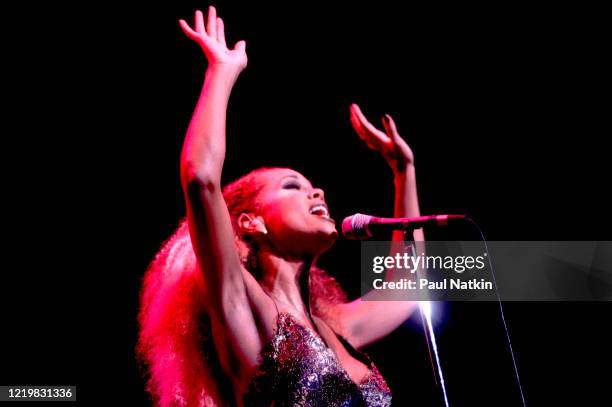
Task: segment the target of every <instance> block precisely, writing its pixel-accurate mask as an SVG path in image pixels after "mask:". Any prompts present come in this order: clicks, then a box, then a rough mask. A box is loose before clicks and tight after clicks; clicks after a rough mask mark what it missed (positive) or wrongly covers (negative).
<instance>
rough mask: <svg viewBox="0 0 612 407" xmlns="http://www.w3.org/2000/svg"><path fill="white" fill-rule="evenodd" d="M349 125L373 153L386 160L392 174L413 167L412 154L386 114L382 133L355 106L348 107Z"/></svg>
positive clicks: (383, 119)
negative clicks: (377, 153)
mask: <svg viewBox="0 0 612 407" xmlns="http://www.w3.org/2000/svg"><path fill="white" fill-rule="evenodd" d="M350 112H351V124H352V125H353V128H354V129H355V131H356V132H357V134H358V135H359V137H360V138H361V139H362V140H363V141H364V142H365V143H366V144H367V146H368V147H370V148H371V149H372V150H374V151H378V152H379V153H380V154H381V155H382V156H383V157H384V158H385V160H387V163H388V164H389V166H390V167H391V169H392V170H393V172H394V173H397V172H402V171H404V170H406V168H407V167H408V166H412V165H414V154H413V153H412V150H411V149H410V147H409V146H408V144H406V142H405V141H404V140H403V139H402V138H401V136H400V135H399V133H398V132H397V128H396V127H395V122H394V121H393V119H392V118H391V116H389V115H388V114H386V115H385V116H383V118H382V123H383V128H384V130H385V131H384V132H383V131H381V130H378V129H377V128H376V127H374V126H373V125H372V123H370V122H369V121H368V119H366V118H365V116H364V115H363V113H362V112H361V109H360V108H359V106H357V105H356V104H354V103H353V104H352V105H351V107H350Z"/></svg>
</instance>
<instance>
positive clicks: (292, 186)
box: [283, 181, 301, 189]
mask: <svg viewBox="0 0 612 407" xmlns="http://www.w3.org/2000/svg"><path fill="white" fill-rule="evenodd" d="M300 188H301V187H300V184H299V183H298V182H297V181H289V182H286V183H284V184H283V189H300Z"/></svg>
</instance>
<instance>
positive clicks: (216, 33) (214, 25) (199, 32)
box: [179, 6, 247, 74]
mask: <svg viewBox="0 0 612 407" xmlns="http://www.w3.org/2000/svg"><path fill="white" fill-rule="evenodd" d="M179 24H180V26H181V28H182V29H183V32H184V33H185V35H186V36H187V37H189V38H190V39H192V40H193V41H195V42H196V43H197V44H198V45H199V46H200V47H201V48H202V50H203V51H204V54H205V55H206V59H207V60H208V64H209V67H213V68H215V67H223V68H229V69H233V70H235V71H236V73H237V74H238V73H240V72H241V71H242V70H243V69H244V68H245V67H246V65H247V55H246V43H245V42H244V41H238V42H237V43H236V45H234V48H233V49H230V48H228V47H227V45H226V44H225V29H224V26H223V20H222V19H221V18H219V17H217V11H216V10H215V8H214V7H213V6H210V7H209V8H208V16H207V22H206V26H205V25H204V16H203V14H202V12H201V11H200V10H196V14H195V27H194V28H195V30H194V29H193V28H191V27H190V26H189V25H188V24H187V23H186V22H185V20H183V19H181V20H179Z"/></svg>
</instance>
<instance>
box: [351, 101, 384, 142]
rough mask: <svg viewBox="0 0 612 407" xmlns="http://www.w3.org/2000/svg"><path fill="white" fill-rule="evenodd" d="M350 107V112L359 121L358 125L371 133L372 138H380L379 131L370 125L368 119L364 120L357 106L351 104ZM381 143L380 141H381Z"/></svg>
mask: <svg viewBox="0 0 612 407" xmlns="http://www.w3.org/2000/svg"><path fill="white" fill-rule="evenodd" d="M351 107H352V110H351V111H352V112H354V113H355V116H356V117H357V119H358V120H359V123H360V124H361V127H362V128H363V129H364V130H366V131H368V132H370V133H372V135H373V136H380V133H381V132H380V130H378V129H377V128H376V127H374V126H373V125H372V123H370V122H369V121H368V119H366V117H365V116H364V115H363V113H361V109H360V108H359V106H357V105H356V104H354V103H353V105H352V106H351ZM381 141H382V140H381Z"/></svg>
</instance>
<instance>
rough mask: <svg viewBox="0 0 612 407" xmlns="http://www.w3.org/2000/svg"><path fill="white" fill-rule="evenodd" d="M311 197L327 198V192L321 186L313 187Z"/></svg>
mask: <svg viewBox="0 0 612 407" xmlns="http://www.w3.org/2000/svg"><path fill="white" fill-rule="evenodd" d="M310 198H311V199H322V200H324V199H325V193H324V192H323V190H322V189H321V188H313V189H311V190H310Z"/></svg>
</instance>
